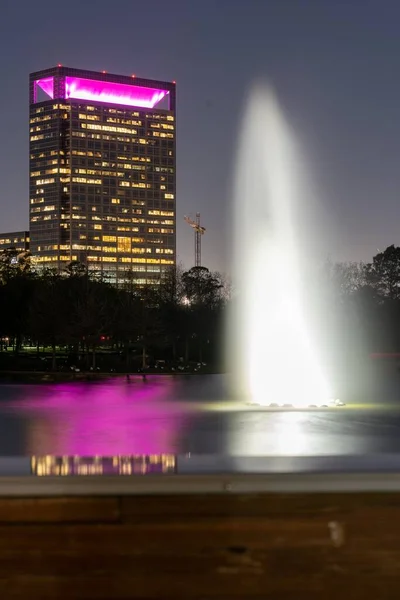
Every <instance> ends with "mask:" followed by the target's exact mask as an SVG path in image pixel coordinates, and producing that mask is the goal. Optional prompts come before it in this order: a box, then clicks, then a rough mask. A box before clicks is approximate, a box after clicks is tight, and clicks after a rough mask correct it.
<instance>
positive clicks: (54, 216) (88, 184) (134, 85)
mask: <svg viewBox="0 0 400 600" xmlns="http://www.w3.org/2000/svg"><path fill="white" fill-rule="evenodd" d="M29 86H30V239H31V243H30V244H31V245H30V249H31V252H32V255H33V257H34V260H35V262H36V264H38V265H43V266H48V267H55V268H57V269H58V270H62V269H64V268H65V267H66V266H67V264H69V263H70V262H71V261H75V260H77V261H80V262H82V263H84V264H86V265H87V266H88V268H89V270H91V271H96V272H98V273H99V275H101V276H103V277H104V278H105V279H106V280H109V281H110V282H112V283H117V284H118V283H120V282H124V281H127V280H128V279H129V281H132V282H133V283H136V284H139V285H140V284H145V283H151V282H157V281H159V279H160V275H161V273H162V271H163V270H164V269H165V268H167V267H169V266H171V265H174V264H175V262H176V204H175V202H176V197H175V196H176V136H175V98H176V89H175V83H174V82H161V81H152V80H148V79H139V78H136V77H134V76H132V77H129V76H121V75H112V74H107V73H98V72H94V71H84V70H78V69H72V68H67V67H62V66H58V67H54V68H51V69H47V70H45V71H40V72H36V73H32V74H31V75H30V83H29Z"/></svg>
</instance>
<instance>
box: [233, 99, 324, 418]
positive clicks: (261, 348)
mask: <svg viewBox="0 0 400 600" xmlns="http://www.w3.org/2000/svg"><path fill="white" fill-rule="evenodd" d="M296 154H297V153H296V151H295V144H294V139H293V136H292V134H291V133H290V131H289V128H288V126H287V124H286V122H285V119H284V117H283V115H282V113H281V110H280V108H279V106H278V103H277V101H276V100H275V97H274V95H273V94H272V93H271V91H270V90H268V89H265V88H258V89H256V90H255V91H254V92H253V94H252V96H251V98H250V102H249V105H248V108H247V111H246V115H245V118H244V126H243V131H242V135H241V142H240V152H239V158H238V166H237V169H236V185H235V209H234V211H235V212H234V219H235V223H234V240H235V248H234V278H235V283H236V285H237V289H238V290H239V292H238V297H237V299H236V306H235V308H234V315H232V318H231V321H230V327H229V329H228V356H229V362H230V364H231V365H234V367H235V369H234V377H233V381H234V390H233V392H234V394H235V395H238V394H239V395H240V397H245V398H246V399H247V400H248V401H249V402H251V403H254V404H259V405H264V406H269V405H277V406H288V405H291V406H293V407H308V406H311V405H312V406H317V407H318V406H326V405H329V404H331V403H332V402H333V400H332V397H333V396H332V392H331V390H330V387H329V384H328V382H327V380H326V377H325V375H324V373H323V369H322V366H321V364H320V360H319V356H318V352H317V351H316V348H315V347H314V345H313V342H312V339H311V335H310V328H309V327H308V326H307V317H306V313H305V310H304V308H305V302H304V299H303V293H302V292H303V290H302V282H303V281H304V277H303V275H302V272H301V265H302V264H305V263H304V260H302V258H303V259H304V256H303V247H304V244H303V243H302V241H301V237H300V233H301V232H299V231H298V230H299V229H300V228H299V226H298V225H297V226H296V224H297V220H296V215H295V211H296V210H298V209H299V208H300V206H299V202H300V198H301V196H300V195H299V188H300V184H299V177H297V174H296V171H297V168H296V162H297V161H296ZM297 156H298V154H297ZM302 200H303V199H302ZM232 332H233V333H232Z"/></svg>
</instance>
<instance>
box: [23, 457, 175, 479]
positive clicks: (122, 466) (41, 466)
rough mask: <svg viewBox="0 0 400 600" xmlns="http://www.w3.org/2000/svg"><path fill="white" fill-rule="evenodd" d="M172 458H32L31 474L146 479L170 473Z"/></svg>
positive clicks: (173, 466)
mask: <svg viewBox="0 0 400 600" xmlns="http://www.w3.org/2000/svg"><path fill="white" fill-rule="evenodd" d="M175 466H176V458H175V455H173V454H155V455H141V454H139V455H132V456H51V455H48V456H33V457H32V458H31V469H32V474H33V475H37V476H39V477H42V476H49V475H53V476H62V475H150V474H157V473H160V474H161V473H174V472H175Z"/></svg>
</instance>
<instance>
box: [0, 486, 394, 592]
mask: <svg viewBox="0 0 400 600" xmlns="http://www.w3.org/2000/svg"><path fill="white" fill-rule="evenodd" d="M114 482H115V480H114ZM113 486H114V487H115V488H116V491H115V492H113ZM35 487H36V489H35V491H34V492H33V493H32V497H29V494H28V492H26V491H25V492H24V495H19V496H15V495H14V496H10V494H11V491H10V489H11V488H5V487H3V486H2V485H0V491H1V490H6V489H7V490H8V492H7V496H4V495H3V497H1V498H0V597H1V598H4V599H5V600H6V599H7V600H8V599H11V598H21V599H22V598H24V599H29V600H36V599H40V600H47V599H50V598H55V599H59V600H63V599H68V600H72V599H75V598H82V599H83V598H84V599H100V598H101V599H104V600H112V599H125V598H140V599H145V598H146V599H150V598H153V599H155V598H160V599H171V600H172V599H173V600H178V599H182V600H190V599H193V598H196V599H197V600H200V599H201V600H211V599H213V600H216V599H224V600H234V599H236V598H237V599H243V600H246V599H252V598H258V599H259V600H261V599H262V600H267V599H275V598H276V599H278V600H281V599H284V600H302V599H304V600H314V599H317V598H318V599H321V598H322V599H323V600H330V599H335V600H336V599H337V598H339V599H341V600H343V599H347V598H348V599H351V600H369V599H373V600H380V599H383V598H384V599H389V598H390V599H391V598H393V599H395V598H396V600H397V599H398V597H399V594H400V592H399V589H400V493H399V492H380V493H374V492H370V491H364V492H359V493H354V492H340V493H339V492H333V493H332V492H323V493H321V492H316V493H304V492H291V493H279V492H273V493H269V492H259V491H258V492H255V493H243V492H238V493H229V491H230V490H229V486H228V484H227V486H226V488H225V491H224V492H222V491H221V492H220V493H211V494H209V493H207V494H206V493H205V494H202V493H196V494H185V493H178V494H176V493H171V494H168V492H167V491H165V492H161V491H159V492H158V493H157V494H150V495H147V494H146V493H143V492H142V493H140V494H139V495H137V494H129V492H128V491H127V490H124V491H123V493H120V492H118V491H117V488H118V485H117V482H116V483H113V482H112V481H110V483H109V486H108V489H109V491H108V495H103V494H98V495H90V494H89V493H86V494H82V493H81V494H77V495H76V494H75V492H76V490H75V492H74V494H75V495H71V496H69V495H68V485H67V482H63V489H61V490H58V491H57V492H56V493H55V495H50V496H49V495H46V496H42V497H41V496H40V485H36V486H35ZM47 493H48V491H46V494H47ZM27 494H28V495H27ZM33 496H35V497H33Z"/></svg>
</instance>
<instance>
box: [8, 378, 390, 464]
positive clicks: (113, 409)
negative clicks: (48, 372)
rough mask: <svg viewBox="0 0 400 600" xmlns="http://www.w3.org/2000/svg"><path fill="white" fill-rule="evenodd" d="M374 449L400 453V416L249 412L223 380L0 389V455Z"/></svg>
mask: <svg viewBox="0 0 400 600" xmlns="http://www.w3.org/2000/svg"><path fill="white" fill-rule="evenodd" d="M398 388H399V385H398V380H397V379H396V383H395V388H393V390H394V391H395V389H396V390H397V392H396V393H397V396H398ZM393 393H394V392H393ZM374 452H378V453H379V452H384V453H387V452H392V453H393V452H400V413H399V412H398V411H397V412H396V411H394V412H393V411H391V412H386V413H385V412H379V411H376V410H375V411H372V412H368V411H366V412H365V411H364V412H361V411H346V410H344V411H340V410H338V411H337V412H321V411H319V412H318V411H317V412H291V411H287V412H262V411H261V412H254V411H249V410H247V409H246V406H245V405H244V404H243V403H239V402H238V403H237V404H234V403H233V401H232V400H229V398H228V397H227V394H226V380H225V378H224V377H223V376H206V375H202V376H191V377H168V376H154V377H151V376H150V377H149V378H148V380H147V382H143V381H142V379H141V378H140V377H137V378H134V379H133V380H132V382H131V383H127V382H126V381H125V380H124V379H123V378H121V379H117V380H115V381H110V382H102V383H69V384H59V385H46V386H44V385H37V386H35V385H26V386H23V385H0V456H45V455H49V454H52V455H54V456H75V455H79V456H86V457H88V456H92V457H93V456H106V457H107V456H121V455H123V456H129V455H139V454H141V455H146V456H150V455H162V454H169V455H173V454H174V455H175V454H186V453H192V454H197V455H198V454H219V455H231V456H290V455H292V456H293V455H303V456H304V455H305V456H327V455H344V454H347V455H352V454H358V455H360V454H364V453H374Z"/></svg>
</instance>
